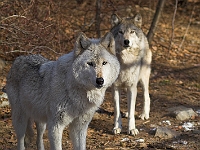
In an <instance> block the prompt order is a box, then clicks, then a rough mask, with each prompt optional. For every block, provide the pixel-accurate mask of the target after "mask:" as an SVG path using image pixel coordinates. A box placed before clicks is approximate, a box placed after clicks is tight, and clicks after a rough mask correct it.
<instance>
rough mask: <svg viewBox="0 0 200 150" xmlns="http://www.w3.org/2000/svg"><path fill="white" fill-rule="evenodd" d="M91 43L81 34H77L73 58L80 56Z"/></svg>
mask: <svg viewBox="0 0 200 150" xmlns="http://www.w3.org/2000/svg"><path fill="white" fill-rule="evenodd" d="M90 44H91V42H90V40H89V39H88V38H87V36H86V35H85V34H84V33H83V32H81V33H79V35H78V37H77V39H76V42H75V48H74V49H75V56H78V55H79V54H81V53H82V52H83V51H84V50H86V49H87V48H88V47H89V46H90Z"/></svg>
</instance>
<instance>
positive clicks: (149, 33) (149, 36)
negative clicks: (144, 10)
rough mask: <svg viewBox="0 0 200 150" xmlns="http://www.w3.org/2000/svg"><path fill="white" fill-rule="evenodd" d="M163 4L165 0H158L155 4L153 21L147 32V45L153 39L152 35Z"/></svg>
mask: <svg viewBox="0 0 200 150" xmlns="http://www.w3.org/2000/svg"><path fill="white" fill-rule="evenodd" d="M164 4H165V0H159V2H158V4H157V8H156V12H155V15H154V18H153V21H152V23H151V27H150V30H149V32H148V34H147V39H148V41H149V45H151V41H152V39H153V36H154V33H155V30H156V27H157V24H158V21H159V19H160V16H161V12H162V10H163V7H164Z"/></svg>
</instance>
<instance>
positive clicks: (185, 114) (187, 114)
mask: <svg viewBox="0 0 200 150" xmlns="http://www.w3.org/2000/svg"><path fill="white" fill-rule="evenodd" d="M168 111H169V112H170V113H171V114H172V115H173V116H175V117H176V119H177V120H181V121H183V120H188V119H194V118H195V117H196V116H198V114H197V113H196V112H194V110H193V109H192V108H187V107H184V106H178V107H173V108H170V109H168Z"/></svg>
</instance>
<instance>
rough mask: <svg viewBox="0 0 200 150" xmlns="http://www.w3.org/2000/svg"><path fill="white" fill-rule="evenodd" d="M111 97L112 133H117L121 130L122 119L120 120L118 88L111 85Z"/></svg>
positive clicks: (119, 93) (119, 94)
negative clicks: (112, 106)
mask: <svg viewBox="0 0 200 150" xmlns="http://www.w3.org/2000/svg"><path fill="white" fill-rule="evenodd" d="M112 90H113V91H112V92H113V99H114V105H115V106H114V116H115V118H114V128H113V132H114V134H119V133H120V132H121V130H122V121H121V114H120V96H121V92H120V88H119V87H115V86H113V89H112Z"/></svg>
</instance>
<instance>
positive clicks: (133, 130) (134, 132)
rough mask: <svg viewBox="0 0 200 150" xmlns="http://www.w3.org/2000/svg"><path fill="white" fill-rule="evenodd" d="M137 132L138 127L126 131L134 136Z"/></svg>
mask: <svg viewBox="0 0 200 150" xmlns="http://www.w3.org/2000/svg"><path fill="white" fill-rule="evenodd" d="M138 133H139V131H138V129H132V130H129V131H128V134H130V135H133V136H136V135H137V134H138Z"/></svg>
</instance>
